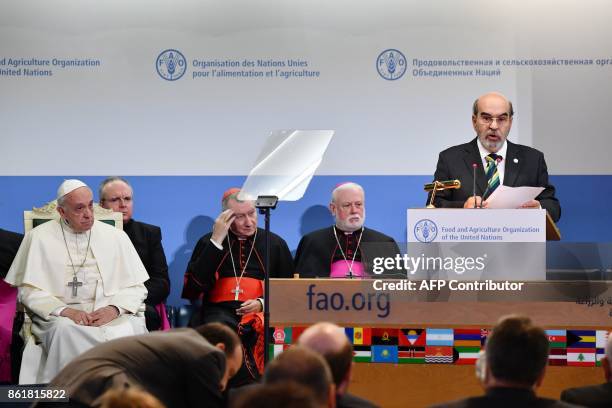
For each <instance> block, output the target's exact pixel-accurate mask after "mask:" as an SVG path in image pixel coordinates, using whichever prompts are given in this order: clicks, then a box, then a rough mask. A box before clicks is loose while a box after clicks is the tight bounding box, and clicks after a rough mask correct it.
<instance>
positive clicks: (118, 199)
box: [102, 196, 132, 204]
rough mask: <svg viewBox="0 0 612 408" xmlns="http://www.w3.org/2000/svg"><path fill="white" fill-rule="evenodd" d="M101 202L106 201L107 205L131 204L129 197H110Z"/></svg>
mask: <svg viewBox="0 0 612 408" xmlns="http://www.w3.org/2000/svg"><path fill="white" fill-rule="evenodd" d="M102 201H108V202H109V203H112V204H117V203H119V202H122V203H126V204H128V203H131V202H132V197H130V196H127V197H111V198H108V199H104V200H102Z"/></svg>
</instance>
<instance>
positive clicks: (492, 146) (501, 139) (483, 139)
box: [478, 134, 506, 153]
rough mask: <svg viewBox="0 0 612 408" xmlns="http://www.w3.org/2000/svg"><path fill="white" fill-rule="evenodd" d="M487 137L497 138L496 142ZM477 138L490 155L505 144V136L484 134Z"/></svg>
mask: <svg viewBox="0 0 612 408" xmlns="http://www.w3.org/2000/svg"><path fill="white" fill-rule="evenodd" d="M487 136H497V140H490V139H487ZM478 138H479V139H480V143H481V144H482V145H483V146H484V147H485V149H487V150H488V151H490V152H491V153H497V152H498V151H499V149H501V148H502V146H503V145H504V143H505V142H506V136H503V135H497V134H495V135H490V134H484V135H482V136H479V137H478Z"/></svg>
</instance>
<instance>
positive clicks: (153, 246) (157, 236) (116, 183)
mask: <svg viewBox="0 0 612 408" xmlns="http://www.w3.org/2000/svg"><path fill="white" fill-rule="evenodd" d="M99 194H100V195H99V197H100V205H101V206H102V207H104V208H109V209H112V210H113V211H115V212H120V213H122V214H123V231H125V233H126V234H127V235H128V237H130V241H132V244H134V248H136V252H138V256H139V257H140V260H141V261H142V263H143V264H144V266H145V269H146V270H147V273H148V274H149V280H148V281H146V282H145V286H146V288H147V298H146V299H145V305H146V310H145V319H146V322H147V329H148V330H149V331H153V330H159V329H160V328H161V325H162V317H161V316H160V315H159V313H158V311H157V310H156V309H155V307H156V306H157V305H159V304H160V303H164V302H165V301H166V298H167V297H168V295H169V294H170V279H169V278H168V264H167V263H166V255H165V254H164V247H163V246H162V243H161V240H162V236H161V230H160V229H159V227H156V226H155V225H150V224H145V223H144V222H139V221H135V220H134V219H133V218H132V212H133V204H134V193H133V192H132V186H130V183H128V182H127V180H125V179H123V178H121V177H109V178H107V179H106V180H104V181H103V182H102V183H101V184H100V190H99Z"/></svg>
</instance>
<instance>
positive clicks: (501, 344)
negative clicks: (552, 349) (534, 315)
mask: <svg viewBox="0 0 612 408" xmlns="http://www.w3.org/2000/svg"><path fill="white" fill-rule="evenodd" d="M485 350H486V375H485V387H521V388H533V387H537V386H539V385H540V384H541V382H542V380H543V379H544V372H545V369H546V365H547V364H548V337H547V336H546V333H545V332H544V330H543V329H542V328H540V327H537V326H534V325H533V324H532V323H531V320H530V319H529V318H528V317H523V316H507V317H503V318H501V319H500V321H499V322H498V323H497V324H496V325H495V327H494V328H493V331H492V333H491V334H490V335H489V337H488V338H487V343H486V345H485Z"/></svg>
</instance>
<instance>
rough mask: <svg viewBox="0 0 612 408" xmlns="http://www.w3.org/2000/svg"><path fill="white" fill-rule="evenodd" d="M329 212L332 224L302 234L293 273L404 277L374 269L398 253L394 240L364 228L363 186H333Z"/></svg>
mask: <svg viewBox="0 0 612 408" xmlns="http://www.w3.org/2000/svg"><path fill="white" fill-rule="evenodd" d="M329 211H330V212H331V213H332V215H333V216H334V218H335V221H336V223H335V225H332V226H329V227H327V228H323V229H320V230H317V231H313V232H311V233H309V234H307V235H304V236H303V237H302V239H301V240H300V243H299V244H298V248H297V251H296V252H295V271H296V272H297V273H298V274H299V275H300V277H301V278H319V277H322V278H329V277H331V278H345V277H356V278H363V277H367V276H372V275H374V274H380V273H381V272H384V273H385V276H388V277H393V276H396V277H402V276H403V277H405V271H402V270H384V271H383V270H377V267H378V265H379V264H378V263H377V262H376V261H375V260H376V259H382V258H395V257H396V255H398V254H399V253H400V250H399V247H398V246H397V243H396V242H395V240H394V239H393V238H391V237H389V236H387V235H385V234H383V233H380V232H378V231H376V230H373V229H371V228H366V227H365V226H364V223H365V192H364V191H363V187H361V186H360V185H359V184H357V183H352V182H351V183H343V184H340V185H338V186H336V188H335V189H334V191H333V192H332V197H331V202H330V204H329ZM375 263H376V264H375ZM380 269H382V268H380Z"/></svg>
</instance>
